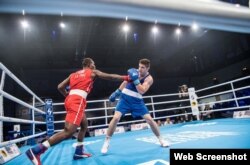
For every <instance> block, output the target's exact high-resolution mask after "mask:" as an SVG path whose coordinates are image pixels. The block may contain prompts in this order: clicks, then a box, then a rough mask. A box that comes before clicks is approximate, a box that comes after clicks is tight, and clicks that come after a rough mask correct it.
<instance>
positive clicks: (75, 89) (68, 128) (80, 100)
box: [26, 58, 129, 165]
mask: <svg viewBox="0 0 250 165" xmlns="http://www.w3.org/2000/svg"><path fill="white" fill-rule="evenodd" d="M82 65H83V69H81V70H79V71H77V72H75V73H72V74H70V75H69V77H67V78H66V79H65V80H63V81H62V82H61V83H60V84H59V85H58V90H59V91H60V93H61V94H62V95H64V96H65V97H66V99H65V102H64V106H65V109H66V112H67V114H66V119H65V126H64V130H63V131H61V132H58V133H56V134H54V135H53V136H52V137H50V138H49V139H48V140H46V141H45V142H43V143H41V144H38V145H36V146H35V147H33V148H30V149H29V150H27V151H26V155H27V156H28V158H29V159H30V160H31V161H32V163H33V164H35V165H41V161H40V155H41V154H42V153H44V152H45V151H46V150H47V149H48V148H49V147H51V146H53V145H55V144H57V143H59V142H61V141H63V140H64V139H67V138H70V137H72V135H73V134H74V133H75V132H76V131H77V128H78V127H79V126H80V131H79V133H78V137H77V141H78V142H77V146H76V150H75V154H74V156H73V159H81V158H86V157H90V156H91V154H88V153H85V152H84V146H83V139H84V136H85V133H86V130H87V127H88V122H87V119H86V116H85V112H84V111H85V107H86V98H87V95H88V94H89V93H90V92H91V89H92V87H93V83H94V79H95V78H97V77H99V78H102V79H107V80H120V81H124V80H125V81H128V78H129V77H128V76H120V75H117V74H108V73H104V72H101V71H99V70H96V68H95V63H94V61H93V60H92V59H91V58H85V59H83V62H82ZM68 85H69V86H70V90H69V91H67V90H66V87H67V86H68Z"/></svg>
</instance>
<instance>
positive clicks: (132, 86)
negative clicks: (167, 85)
mask: <svg viewBox="0 0 250 165" xmlns="http://www.w3.org/2000/svg"><path fill="white" fill-rule="evenodd" d="M149 75H150V74H148V75H146V76H145V77H143V78H142V79H141V80H140V83H141V84H143V83H144V80H145V79H146V78H147V77H148V76H149ZM125 88H127V89H129V90H131V91H134V92H138V91H137V89H136V87H135V84H134V83H133V82H128V84H127V85H126V87H125Z"/></svg>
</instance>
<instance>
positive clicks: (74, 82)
mask: <svg viewBox="0 0 250 165" xmlns="http://www.w3.org/2000/svg"><path fill="white" fill-rule="evenodd" d="M91 74H92V69H88V68H87V69H82V70H79V71H77V72H75V73H72V74H71V75H70V82H69V85H70V90H72V89H80V90H84V91H85V92H87V93H89V92H90V91H91V89H92V87H93V82H94V81H93V79H92V78H91Z"/></svg>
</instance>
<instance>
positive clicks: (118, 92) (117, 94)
mask: <svg viewBox="0 0 250 165" xmlns="http://www.w3.org/2000/svg"><path fill="white" fill-rule="evenodd" d="M121 93H122V91H121V90H120V89H117V90H116V91H115V92H113V93H112V94H111V95H110V96H109V101H110V102H115V99H116V98H117V97H119V96H120V95H121Z"/></svg>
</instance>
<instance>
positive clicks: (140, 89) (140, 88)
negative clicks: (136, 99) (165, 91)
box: [136, 76, 154, 94]
mask: <svg viewBox="0 0 250 165" xmlns="http://www.w3.org/2000/svg"><path fill="white" fill-rule="evenodd" d="M153 82H154V81H153V78H152V76H148V77H147V78H146V79H145V80H144V82H143V84H141V83H140V84H138V85H136V89H137V91H138V92H139V93H140V94H144V93H146V92H147V91H148V90H149V88H150V86H151V85H152V84H153Z"/></svg>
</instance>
